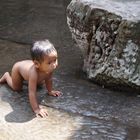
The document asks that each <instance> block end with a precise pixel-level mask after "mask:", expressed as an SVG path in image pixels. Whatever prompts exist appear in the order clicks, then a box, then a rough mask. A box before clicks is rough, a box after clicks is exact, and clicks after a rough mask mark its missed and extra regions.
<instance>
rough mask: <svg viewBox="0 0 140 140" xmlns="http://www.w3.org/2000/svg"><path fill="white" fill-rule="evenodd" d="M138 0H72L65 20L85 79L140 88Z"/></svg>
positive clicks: (139, 14)
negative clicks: (77, 51)
mask: <svg viewBox="0 0 140 140" xmlns="http://www.w3.org/2000/svg"><path fill="white" fill-rule="evenodd" d="M139 7H140V1H133V2H132V1H125V2H124V1H123V2H122V1H113V0H112V1H110V0H102V1H101V0H92V1H91V0H72V1H71V3H70V4H69V5H68V7H67V23H68V26H69V28H70V31H71V33H72V37H73V39H74V40H75V42H76V45H77V46H78V47H79V48H80V49H81V50H82V52H83V56H84V66H83V70H84V71H85V72H86V73H87V75H88V78H89V79H91V80H94V81H96V82H97V83H99V84H103V85H106V86H113V85H115V86H125V87H130V88H132V89H140V57H139V55H140V8H139Z"/></svg>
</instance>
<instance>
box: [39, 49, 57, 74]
mask: <svg viewBox="0 0 140 140" xmlns="http://www.w3.org/2000/svg"><path fill="white" fill-rule="evenodd" d="M57 66H58V60H57V52H56V51H53V52H51V53H50V54H49V55H45V56H44V61H42V62H41V63H40V66H39V70H40V71H42V72H45V73H50V72H52V71H54V70H55V69H56V67H57Z"/></svg>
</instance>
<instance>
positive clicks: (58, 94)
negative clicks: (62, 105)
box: [48, 90, 61, 96]
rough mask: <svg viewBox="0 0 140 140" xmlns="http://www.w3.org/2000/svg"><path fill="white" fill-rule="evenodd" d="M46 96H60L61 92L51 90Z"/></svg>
mask: <svg viewBox="0 0 140 140" xmlns="http://www.w3.org/2000/svg"><path fill="white" fill-rule="evenodd" d="M48 94H49V95H51V96H60V95H61V92H60V91H55V90H52V91H51V92H48Z"/></svg>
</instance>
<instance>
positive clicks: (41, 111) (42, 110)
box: [35, 108, 48, 118]
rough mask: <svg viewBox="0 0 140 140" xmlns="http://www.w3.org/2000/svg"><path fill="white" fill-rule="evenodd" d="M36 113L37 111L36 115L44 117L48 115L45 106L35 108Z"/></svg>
mask: <svg viewBox="0 0 140 140" xmlns="http://www.w3.org/2000/svg"><path fill="white" fill-rule="evenodd" d="M35 113H36V116H41V117H42V118H44V117H47V116H48V113H47V110H46V109H45V108H39V109H37V110H35Z"/></svg>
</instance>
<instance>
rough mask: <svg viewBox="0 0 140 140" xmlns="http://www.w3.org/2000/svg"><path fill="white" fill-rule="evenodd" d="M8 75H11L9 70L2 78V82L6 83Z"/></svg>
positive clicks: (0, 81)
mask: <svg viewBox="0 0 140 140" xmlns="http://www.w3.org/2000/svg"><path fill="white" fill-rule="evenodd" d="M8 76H10V74H9V72H5V73H4V74H3V76H2V77H1V78H0V84H2V83H5V82H6V79H7V77H8Z"/></svg>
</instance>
